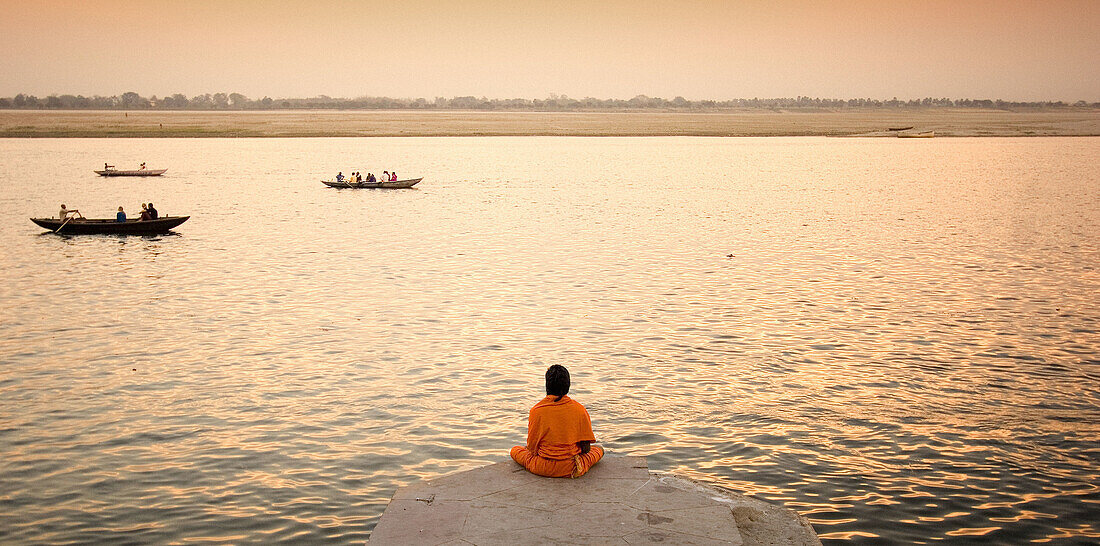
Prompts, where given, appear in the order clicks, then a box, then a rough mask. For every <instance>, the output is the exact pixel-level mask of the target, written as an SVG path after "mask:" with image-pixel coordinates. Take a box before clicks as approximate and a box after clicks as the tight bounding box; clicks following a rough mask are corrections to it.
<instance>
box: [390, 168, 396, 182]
mask: <svg viewBox="0 0 1100 546" xmlns="http://www.w3.org/2000/svg"><path fill="white" fill-rule="evenodd" d="M390 182H397V171H393V172H392V173H390Z"/></svg>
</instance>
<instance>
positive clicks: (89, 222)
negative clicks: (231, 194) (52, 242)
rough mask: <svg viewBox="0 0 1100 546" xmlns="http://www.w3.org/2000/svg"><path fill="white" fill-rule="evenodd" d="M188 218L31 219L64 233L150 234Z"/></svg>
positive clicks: (49, 228) (51, 229)
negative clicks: (121, 219) (123, 219)
mask: <svg viewBox="0 0 1100 546" xmlns="http://www.w3.org/2000/svg"><path fill="white" fill-rule="evenodd" d="M188 218H190V216H165V217H163V218H157V219H156V220H126V221H125V222H118V221H116V220H113V219H107V218H102V219H101V218H94V219H90V218H70V219H69V220H67V221H62V220H58V219H57V218H31V221H32V222H34V223H36V224H38V225H39V226H42V227H43V228H45V229H48V230H50V231H54V232H57V233H60V234H62V235H91V234H100V235H102V234H123V235H148V234H151V233H167V232H168V230H170V229H172V228H174V227H176V226H178V225H180V224H182V223H184V222H186V221H187V219H188ZM62 224H64V225H62ZM58 228H60V229H58Z"/></svg>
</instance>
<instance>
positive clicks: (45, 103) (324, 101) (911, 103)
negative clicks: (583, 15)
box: [0, 91, 1100, 112]
mask: <svg viewBox="0 0 1100 546" xmlns="http://www.w3.org/2000/svg"><path fill="white" fill-rule="evenodd" d="M944 107H954V108H991V109H1010V108H1100V102H1092V103H1090V102H1087V101H1084V100H1080V101H1077V102H1074V103H1067V102H1063V101H1037V102H1018V101H1004V100H1000V99H996V100H992V99H979V100H974V99H949V98H938V99H937V98H931V97H928V98H923V99H911V100H899V99H898V98H897V97H895V98H892V99H890V100H879V99H868V98H858V99H822V98H813V97H803V96H799V97H795V98H771V99H760V98H752V99H732V100H694V101H692V100H687V99H685V98H684V97H676V98H673V99H671V100H668V99H663V98H660V97H648V96H646V95H638V96H636V97H634V98H632V99H628V100H622V99H596V98H592V97H586V98H583V99H573V98H569V97H567V96H565V95H555V94H551V95H550V97H549V98H547V99H488V98H485V97H480V98H478V97H473V96H464V97H452V98H449V99H448V98H444V97H436V98H435V99H433V100H428V99H424V98H417V99H395V98H390V97H359V98H354V99H345V98H333V97H328V96H325V95H320V96H317V97H312V98H284V99H272V98H271V97H263V98H261V99H250V98H248V97H246V96H244V95H242V94H240V93H213V94H210V93H206V94H202V95H195V96H193V97H187V96H186V95H184V94H182V93H176V94H174V95H170V96H164V97H161V98H158V97H157V96H156V95H153V96H150V97H148V98H146V97H143V96H141V95H139V94H137V93H135V92H133V91H128V92H126V93H123V94H121V95H112V96H109V97H105V96H101V95H94V96H91V97H85V96H83V95H50V96H48V97H42V98H40V97H36V96H34V95H28V94H23V93H20V94H18V95H15V96H14V97H0V109H18V110H310V109H335V110H498V111H524V110H529V111H552V112H561V111H571V110H582V111H583V110H639V109H641V110H644V109H653V110H703V111H706V110H723V109H741V108H760V109H779V108H806V109H814V108H828V109H843V108H944Z"/></svg>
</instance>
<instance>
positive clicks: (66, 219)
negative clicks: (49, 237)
mask: <svg viewBox="0 0 1100 546" xmlns="http://www.w3.org/2000/svg"><path fill="white" fill-rule="evenodd" d="M72 219H73V217H72V216H69V217H68V218H65V221H64V222H61V225H60V226H57V229H55V230H53V232H54V233H57V232H59V231H61V228H63V227H65V224H68V223H69V220H72Z"/></svg>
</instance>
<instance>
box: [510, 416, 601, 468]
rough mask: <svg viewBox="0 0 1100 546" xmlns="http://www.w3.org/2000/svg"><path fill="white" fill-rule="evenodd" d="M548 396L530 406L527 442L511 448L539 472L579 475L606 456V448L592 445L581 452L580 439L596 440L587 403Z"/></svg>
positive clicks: (519, 459)
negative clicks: (604, 454) (578, 443)
mask: <svg viewBox="0 0 1100 546" xmlns="http://www.w3.org/2000/svg"><path fill="white" fill-rule="evenodd" d="M555 398H557V397H556V396H547V397H546V398H543V399H542V401H541V402H539V403H538V404H535V407H533V408H531V415H530V417H529V418H528V420H527V446H526V447H525V446H515V447H513V448H512V452H511V455H512V459H513V460H515V461H516V462H517V463H519V464H521V465H523V467H524V468H526V469H527V470H529V471H530V472H532V473H534V474H538V475H539V476H547V477H550V478H567V477H573V478H579V477H581V476H583V475H584V474H585V473H586V472H588V469H590V468H592V465H594V464H596V462H597V461H599V460H600V458H601V457H603V449H602V448H600V447H599V446H592V448H591V449H590V450H589V451H588V453H585V454H583V455H582V454H581V448H580V446H578V445H577V442H595V441H596V437H595V436H594V435H593V434H592V418H591V417H589V416H588V410H586V409H584V406H582V405H581V404H580V402H577V401H576V400H573V399H572V398H569V397H568V396H563V397H562V398H561V400H559V401H557V402H555V401H554V399H555Z"/></svg>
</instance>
